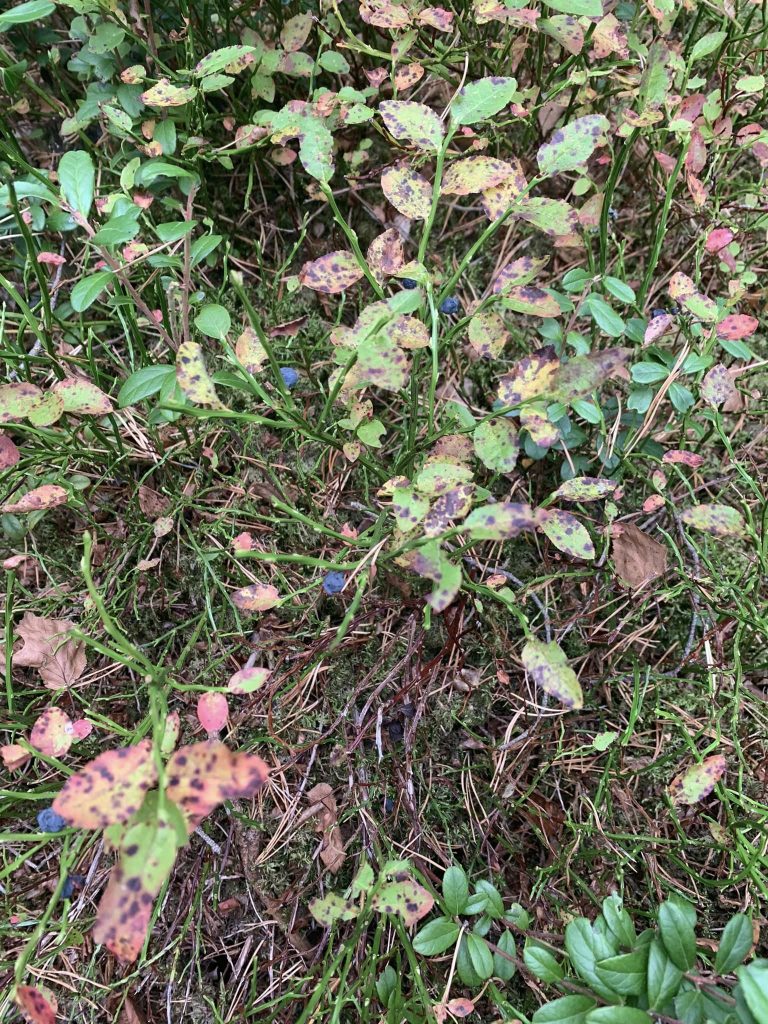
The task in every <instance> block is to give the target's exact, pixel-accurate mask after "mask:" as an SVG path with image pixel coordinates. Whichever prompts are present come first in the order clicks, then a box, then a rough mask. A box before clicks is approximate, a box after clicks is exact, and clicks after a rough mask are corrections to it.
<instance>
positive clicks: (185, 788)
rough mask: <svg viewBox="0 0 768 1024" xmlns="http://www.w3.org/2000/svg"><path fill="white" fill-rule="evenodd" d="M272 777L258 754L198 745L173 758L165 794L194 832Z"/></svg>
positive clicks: (177, 752) (212, 745)
mask: <svg viewBox="0 0 768 1024" xmlns="http://www.w3.org/2000/svg"><path fill="white" fill-rule="evenodd" d="M268 775H269V768H268V767H267V765H266V764H265V763H264V761H262V759H261V758H260V757H258V756H257V755H256V754H248V753H235V752H233V751H231V750H230V749H229V747H226V746H225V745H224V744H223V743H218V742H215V741H212V742H207V743H195V744H192V745H191V746H187V747H179V749H178V750H177V751H176V752H175V753H174V754H173V755H172V756H171V759H170V761H169V762H168V767H167V775H166V790H165V791H166V795H167V796H168V798H169V799H170V800H173V802H174V803H175V804H177V806H178V807H179V808H181V811H182V813H183V814H184V817H185V819H186V821H187V829H188V831H189V832H193V831H194V830H195V829H196V828H197V826H198V825H199V824H200V822H201V821H202V820H203V818H205V817H206V815H208V814H210V813H211V811H212V810H213V809H214V808H215V807H218V805H219V804H220V803H223V801H224V800H238V799H241V798H242V799H245V798H247V797H251V796H253V795H254V794H255V793H256V791H257V790H258V789H259V788H260V787H261V786H263V785H264V783H265V782H266V781H267V776H268ZM54 806H55V805H54Z"/></svg>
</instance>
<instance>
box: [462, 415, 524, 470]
mask: <svg viewBox="0 0 768 1024" xmlns="http://www.w3.org/2000/svg"><path fill="white" fill-rule="evenodd" d="M472 439H473V441H474V445H475V453H476V455H477V457H478V459H480V461H481V462H482V463H483V465H484V466H486V467H487V468H488V469H490V470H492V471H493V472H494V473H511V472H512V470H513V469H514V468H515V466H516V465H517V456H518V453H519V451H520V442H519V440H518V437H517V430H516V429H515V426H514V424H513V423H512V421H511V420H509V419H507V417H506V416H499V417H497V418H495V419H491V420H483V422H482V423H479V424H478V425H477V426H476V427H475V430H474V432H473V434H472Z"/></svg>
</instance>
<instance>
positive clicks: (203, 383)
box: [176, 341, 224, 409]
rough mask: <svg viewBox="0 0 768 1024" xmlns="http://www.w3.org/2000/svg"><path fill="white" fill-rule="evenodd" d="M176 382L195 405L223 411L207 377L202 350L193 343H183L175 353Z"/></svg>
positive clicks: (211, 382)
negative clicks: (208, 406)
mask: <svg viewBox="0 0 768 1024" xmlns="http://www.w3.org/2000/svg"><path fill="white" fill-rule="evenodd" d="M176 380H177V382H178V385H179V387H180V388H181V390H182V391H183V392H184V394H185V395H186V396H187V398H188V399H189V400H190V402H195V403H196V404H197V405H210V406H212V407H213V408H214V409H223V408H224V406H223V405H222V403H221V402H220V401H219V397H218V395H217V394H216V389H215V388H214V386H213V381H212V380H211V378H210V376H209V375H208V370H207V369H206V367H205V359H204V358H203V350H202V348H201V347H200V345H198V344H197V342H195V341H183V342H182V343H181V345H179V350H178V352H177V353H176Z"/></svg>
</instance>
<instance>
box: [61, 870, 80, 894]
mask: <svg viewBox="0 0 768 1024" xmlns="http://www.w3.org/2000/svg"><path fill="white" fill-rule="evenodd" d="M84 885H85V876H84V875H67V877H66V878H65V880H64V885H63V886H62V887H61V898H62V899H63V900H69V899H72V894H73V893H74V892H75V890H76V889H82V888H83V886H84Z"/></svg>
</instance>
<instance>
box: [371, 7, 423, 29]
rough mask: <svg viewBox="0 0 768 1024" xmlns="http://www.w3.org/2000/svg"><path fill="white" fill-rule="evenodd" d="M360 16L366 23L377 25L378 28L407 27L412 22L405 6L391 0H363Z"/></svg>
mask: <svg viewBox="0 0 768 1024" xmlns="http://www.w3.org/2000/svg"><path fill="white" fill-rule="evenodd" d="M360 18H361V20H362V21H364V22H365V24H366V25H375V26H376V28H389V29H393V28H406V26H408V25H410V23H411V18H410V15H409V14H408V11H407V10H406V9H405V7H403V6H401V5H400V4H396V3H392V2H391V0H363V2H362V3H361V4H360Z"/></svg>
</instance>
